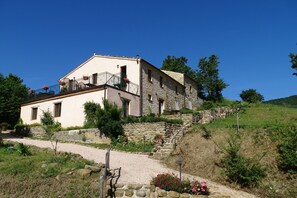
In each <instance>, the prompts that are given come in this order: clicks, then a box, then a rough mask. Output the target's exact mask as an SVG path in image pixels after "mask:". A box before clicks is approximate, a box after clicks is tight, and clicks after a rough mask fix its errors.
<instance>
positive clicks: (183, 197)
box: [179, 193, 190, 198]
mask: <svg viewBox="0 0 297 198" xmlns="http://www.w3.org/2000/svg"><path fill="white" fill-rule="evenodd" d="M189 197H190V195H189V194H188V193H182V194H180V196H179V198H189Z"/></svg>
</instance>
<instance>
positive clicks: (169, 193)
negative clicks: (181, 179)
mask: <svg viewBox="0 0 297 198" xmlns="http://www.w3.org/2000/svg"><path fill="white" fill-rule="evenodd" d="M168 195H169V197H172V198H178V197H179V193H178V192H175V191H169V192H168Z"/></svg>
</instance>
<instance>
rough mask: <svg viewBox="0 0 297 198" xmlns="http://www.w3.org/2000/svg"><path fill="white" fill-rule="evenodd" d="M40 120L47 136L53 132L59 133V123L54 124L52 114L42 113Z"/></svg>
mask: <svg viewBox="0 0 297 198" xmlns="http://www.w3.org/2000/svg"><path fill="white" fill-rule="evenodd" d="M40 120H41V124H42V125H43V126H44V127H45V131H46V132H47V135H52V133H53V132H54V131H60V130H61V129H62V127H61V123H60V122H55V120H54V117H53V115H52V113H51V112H49V111H43V114H42V117H41V118H40ZM49 133H51V134H49Z"/></svg>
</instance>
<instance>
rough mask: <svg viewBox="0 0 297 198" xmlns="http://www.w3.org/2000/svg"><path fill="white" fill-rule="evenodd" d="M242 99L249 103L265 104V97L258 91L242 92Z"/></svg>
mask: <svg viewBox="0 0 297 198" xmlns="http://www.w3.org/2000/svg"><path fill="white" fill-rule="evenodd" d="M239 96H240V97H241V99H242V100H243V101H245V102H248V103H257V102H263V100H264V97H263V95H261V94H260V93H258V92H257V91H256V89H248V90H245V91H242V92H241V93H240V95H239Z"/></svg>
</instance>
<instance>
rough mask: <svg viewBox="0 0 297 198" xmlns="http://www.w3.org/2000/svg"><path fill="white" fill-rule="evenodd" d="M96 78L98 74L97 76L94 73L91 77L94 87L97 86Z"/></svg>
mask: <svg viewBox="0 0 297 198" xmlns="http://www.w3.org/2000/svg"><path fill="white" fill-rule="evenodd" d="M97 77H98V74H97V73H95V74H93V75H92V78H93V82H92V83H93V84H94V85H96V84H97Z"/></svg>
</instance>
